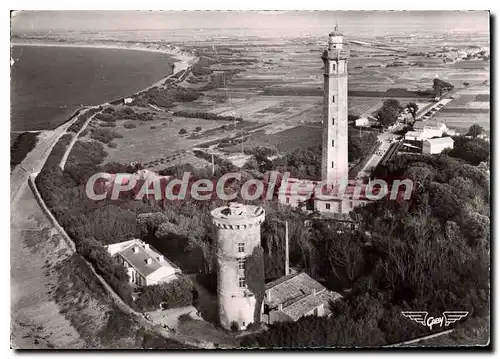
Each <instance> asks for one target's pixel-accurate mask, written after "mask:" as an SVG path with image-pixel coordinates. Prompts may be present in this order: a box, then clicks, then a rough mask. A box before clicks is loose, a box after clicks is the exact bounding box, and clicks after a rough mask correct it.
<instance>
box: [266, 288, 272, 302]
mask: <svg viewBox="0 0 500 359" xmlns="http://www.w3.org/2000/svg"><path fill="white" fill-rule="evenodd" d="M266 295H267V300H268V301H269V302H270V301H271V289H269V290H268V291H267V293H266Z"/></svg>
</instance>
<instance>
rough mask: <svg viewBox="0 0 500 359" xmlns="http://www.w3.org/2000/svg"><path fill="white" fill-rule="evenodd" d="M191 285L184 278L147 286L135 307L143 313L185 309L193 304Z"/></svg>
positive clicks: (142, 290)
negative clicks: (161, 309)
mask: <svg viewBox="0 0 500 359" xmlns="http://www.w3.org/2000/svg"><path fill="white" fill-rule="evenodd" d="M193 291H194V288H193V284H192V283H191V281H190V280H189V279H188V278H186V277H185V276H180V277H179V278H176V279H174V280H172V281H170V282H168V283H161V284H156V285H148V286H145V287H143V288H142V289H141V295H140V296H139V298H138V299H137V301H136V303H135V304H136V305H137V307H138V308H139V309H141V310H143V311H153V310H158V309H160V305H161V306H162V307H163V309H171V308H180V307H187V306H189V305H191V304H192V303H193Z"/></svg>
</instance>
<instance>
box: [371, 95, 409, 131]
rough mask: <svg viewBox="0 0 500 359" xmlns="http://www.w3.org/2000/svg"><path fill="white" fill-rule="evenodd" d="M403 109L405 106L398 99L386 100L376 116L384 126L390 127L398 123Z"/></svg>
mask: <svg viewBox="0 0 500 359" xmlns="http://www.w3.org/2000/svg"><path fill="white" fill-rule="evenodd" d="M402 109H403V107H402V106H401V104H400V103H399V101H398V100H395V99H389V100H385V101H384V103H383V104H382V107H381V108H380V109H379V110H378V112H377V115H376V117H377V119H378V120H379V122H380V124H381V125H382V127H389V126H391V125H393V124H394V123H396V121H397V119H398V116H399V114H400V113H401V110H402Z"/></svg>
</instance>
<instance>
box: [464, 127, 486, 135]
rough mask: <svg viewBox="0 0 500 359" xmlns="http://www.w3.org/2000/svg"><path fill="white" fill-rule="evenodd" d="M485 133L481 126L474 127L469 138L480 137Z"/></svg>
mask: <svg viewBox="0 0 500 359" xmlns="http://www.w3.org/2000/svg"><path fill="white" fill-rule="evenodd" d="M483 132H484V128H483V127H481V126H479V125H472V126H470V127H469V131H468V132H467V135H468V136H472V137H473V138H476V137H478V136H479V135H481V134H482V133H483Z"/></svg>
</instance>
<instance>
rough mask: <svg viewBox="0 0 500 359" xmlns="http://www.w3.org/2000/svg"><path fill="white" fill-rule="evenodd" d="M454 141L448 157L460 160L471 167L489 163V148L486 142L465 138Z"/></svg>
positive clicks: (457, 138)
mask: <svg viewBox="0 0 500 359" xmlns="http://www.w3.org/2000/svg"><path fill="white" fill-rule="evenodd" d="M454 140H455V143H454V145H453V149H452V150H451V151H450V153H449V156H451V157H455V158H461V159H463V160H465V161H467V162H469V163H470V164H471V165H473V166H477V165H479V164H480V163H481V162H487V161H489V158H490V146H489V143H488V142H487V141H485V140H482V139H480V138H465V137H456V138H454Z"/></svg>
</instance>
